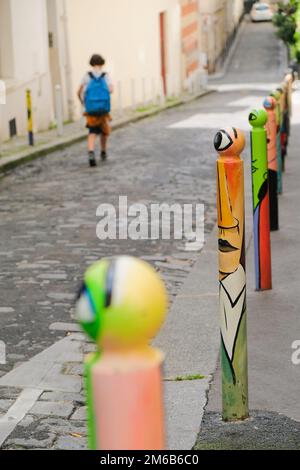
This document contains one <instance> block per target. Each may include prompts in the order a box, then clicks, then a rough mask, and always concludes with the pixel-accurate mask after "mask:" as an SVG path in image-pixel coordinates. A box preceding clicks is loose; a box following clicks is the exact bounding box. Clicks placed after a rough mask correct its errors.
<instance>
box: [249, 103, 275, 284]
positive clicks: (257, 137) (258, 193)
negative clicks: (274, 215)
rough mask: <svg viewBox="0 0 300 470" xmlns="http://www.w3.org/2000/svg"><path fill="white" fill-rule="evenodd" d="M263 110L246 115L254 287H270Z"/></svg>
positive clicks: (267, 195)
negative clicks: (249, 128)
mask: <svg viewBox="0 0 300 470" xmlns="http://www.w3.org/2000/svg"><path fill="white" fill-rule="evenodd" d="M267 120H268V114H267V112H266V110H265V109H260V110H253V111H252V112H251V113H250V115H249V123H250V125H251V126H252V132H251V157H252V191H253V217H254V220H253V228H254V251H255V279H256V290H258V291H261V290H269V289H272V268H271V239H270V200H269V184H268V158H267V131H266V129H265V125H266V123H267Z"/></svg>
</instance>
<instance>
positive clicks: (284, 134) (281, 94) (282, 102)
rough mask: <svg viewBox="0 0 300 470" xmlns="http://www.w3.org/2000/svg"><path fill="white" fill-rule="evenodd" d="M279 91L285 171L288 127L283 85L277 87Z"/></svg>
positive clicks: (283, 167)
mask: <svg viewBox="0 0 300 470" xmlns="http://www.w3.org/2000/svg"><path fill="white" fill-rule="evenodd" d="M277 91H278V93H279V103H280V115H281V121H280V143H281V158H282V171H283V173H284V172H285V158H286V155H287V128H286V111H287V110H286V94H285V89H284V87H283V86H281V87H279V88H277Z"/></svg>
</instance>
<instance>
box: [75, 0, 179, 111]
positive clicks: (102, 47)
mask: <svg viewBox="0 0 300 470" xmlns="http://www.w3.org/2000/svg"><path fill="white" fill-rule="evenodd" d="M66 6H67V28H68V39H69V40H68V44H69V51H70V62H71V77H72V79H71V82H72V83H71V87H72V91H73V103H74V105H73V111H74V116H73V117H78V116H79V112H80V108H79V106H78V103H77V100H76V97H75V92H76V89H77V88H78V85H79V82H80V80H81V78H82V76H83V75H84V73H85V72H87V70H88V69H89V66H88V62H89V58H90V56H91V55H92V54H93V53H100V54H102V55H103V56H104V57H105V58H106V59H107V67H106V68H107V70H108V71H109V72H110V73H111V75H112V78H113V81H114V83H115V85H116V89H118V82H121V83H122V97H123V105H124V106H130V105H131V81H132V80H133V79H134V80H135V89H136V97H137V101H138V102H141V101H142V98H143V93H142V88H143V87H142V83H143V79H145V80H146V99H150V98H151V95H152V94H153V92H152V89H153V87H155V93H158V91H159V79H160V34H159V13H160V12H162V11H164V10H166V11H167V36H168V37H167V61H168V75H169V78H168V81H169V84H168V86H169V90H170V91H173V89H174V91H179V88H180V86H181V83H180V81H181V77H180V75H181V70H180V57H181V56H180V46H181V43H180V28H181V16H180V4H179V1H178V0H151V1H149V0H109V1H107V0H85V1H84V2H83V1H82V0H66ZM117 95H118V93H117V90H116V93H115V96H114V101H113V105H114V106H117Z"/></svg>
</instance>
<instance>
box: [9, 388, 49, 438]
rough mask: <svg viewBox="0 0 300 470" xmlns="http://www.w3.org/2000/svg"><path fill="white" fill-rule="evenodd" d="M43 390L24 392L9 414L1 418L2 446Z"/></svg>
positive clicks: (27, 390)
mask: <svg viewBox="0 0 300 470" xmlns="http://www.w3.org/2000/svg"><path fill="white" fill-rule="evenodd" d="M41 393H42V390H37V389H34V388H28V389H26V390H23V392H22V393H21V394H20V396H19V397H18V398H17V400H16V401H15V403H14V404H13V405H12V406H11V407H10V409H9V410H8V411H7V413H6V414H5V415H4V416H2V418H0V446H1V445H2V444H3V443H4V442H5V441H6V439H7V438H8V437H9V435H10V434H11V433H12V432H13V430H14V429H15V428H16V426H17V425H18V424H19V423H20V421H22V419H23V418H24V417H25V416H26V414H27V413H28V412H29V411H30V410H31V408H32V407H33V405H34V404H35V403H36V401H37V400H38V399H39V397H40V395H41Z"/></svg>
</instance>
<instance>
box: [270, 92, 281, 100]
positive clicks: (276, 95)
mask: <svg viewBox="0 0 300 470" xmlns="http://www.w3.org/2000/svg"><path fill="white" fill-rule="evenodd" d="M270 96H273V97H274V98H275V99H276V100H279V99H280V96H281V93H280V91H278V90H274V91H272V92H271V93H270Z"/></svg>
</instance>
